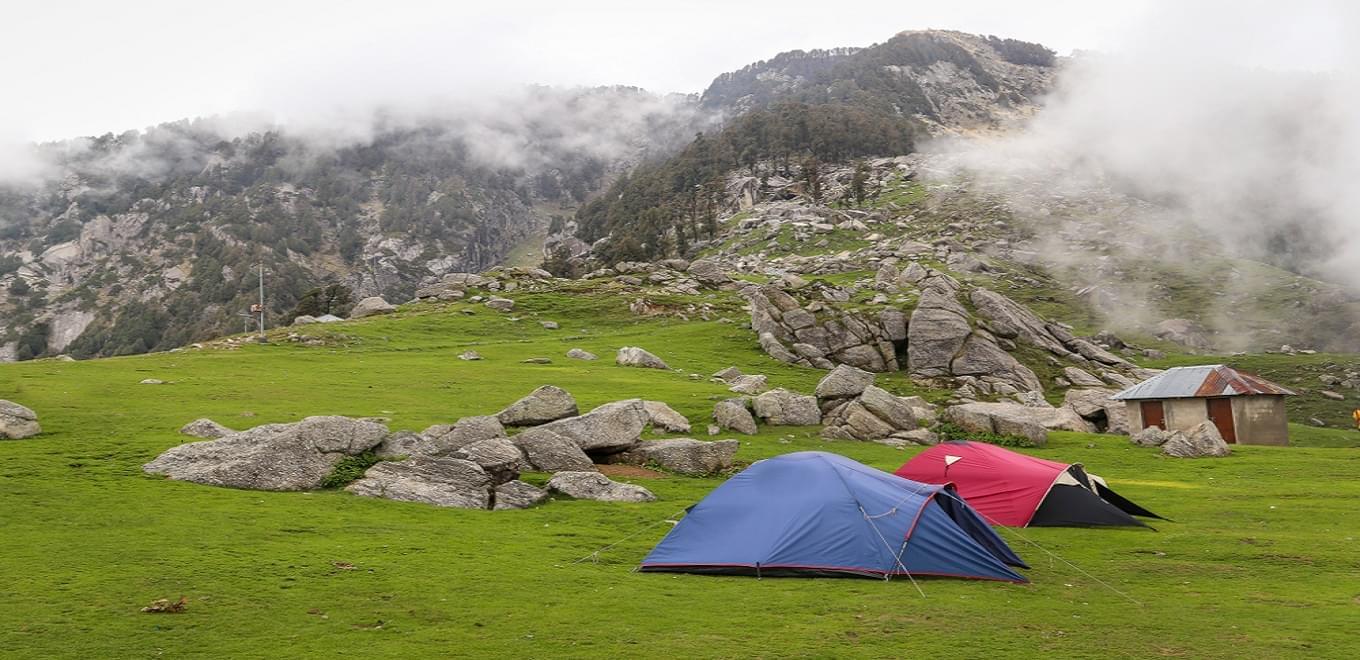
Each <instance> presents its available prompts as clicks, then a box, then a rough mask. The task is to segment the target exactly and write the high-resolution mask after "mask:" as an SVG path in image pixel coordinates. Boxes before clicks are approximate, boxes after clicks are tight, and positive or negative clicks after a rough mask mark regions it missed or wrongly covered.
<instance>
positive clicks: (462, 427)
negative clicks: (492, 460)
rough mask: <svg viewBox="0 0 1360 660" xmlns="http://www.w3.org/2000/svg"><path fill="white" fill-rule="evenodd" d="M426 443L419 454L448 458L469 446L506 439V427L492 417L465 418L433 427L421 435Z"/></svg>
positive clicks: (422, 445)
mask: <svg viewBox="0 0 1360 660" xmlns="http://www.w3.org/2000/svg"><path fill="white" fill-rule="evenodd" d="M420 435H421V436H422V437H423V438H424V442H423V443H422V444H421V446H420V451H419V453H422V454H426V455H429V456H447V455H449V454H450V452H453V451H454V450H457V449H462V448H463V447H466V446H467V445H470V444H472V443H474V442H480V441H482V440H490V439H492V438H504V437H505V427H504V426H502V425H501V423H500V420H499V419H497V418H496V417H494V416H492V415H476V416H473V417H464V418H462V419H459V420H458V421H457V422H454V423H453V424H451V425H450V424H439V425H435V426H431V427H430V428H428V429H425V430H424V431H422V432H421V433H420Z"/></svg>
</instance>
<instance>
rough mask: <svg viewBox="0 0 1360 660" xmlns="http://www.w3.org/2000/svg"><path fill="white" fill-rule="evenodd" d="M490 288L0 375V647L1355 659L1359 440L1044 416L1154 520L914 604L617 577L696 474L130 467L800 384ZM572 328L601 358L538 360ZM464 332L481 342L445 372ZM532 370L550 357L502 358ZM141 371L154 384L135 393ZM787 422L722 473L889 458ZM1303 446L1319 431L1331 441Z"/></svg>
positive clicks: (899, 591) (696, 408)
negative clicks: (510, 411) (657, 360)
mask: <svg viewBox="0 0 1360 660" xmlns="http://www.w3.org/2000/svg"><path fill="white" fill-rule="evenodd" d="M516 298H517V300H519V302H520V307H521V309H519V310H517V311H516V315H518V316H520V317H523V320H521V321H518V322H516V321H511V320H509V318H508V317H506V316H505V315H501V314H497V313H494V312H490V311H489V310H486V309H485V308H479V307H475V306H470V305H454V306H450V307H447V308H434V307H422V308H415V309H406V310H403V312H402V313H400V314H398V315H394V316H392V317H386V318H378V319H372V320H367V321H363V322H357V323H349V324H343V325H341V326H340V327H338V328H333V327H332V328H327V331H329V332H332V333H335V336H334V337H333V340H334V341H336V342H338V343H343V344H344V345H343V346H334V347H329V348H327V347H312V348H305V347H302V346H299V345H295V344H286V343H282V342H276V343H275V344H272V345H268V346H251V347H247V348H244V349H241V350H236V351H219V350H206V351H187V352H182V353H173V354H157V355H148V356H140V357H133V358H117V359H109V360H100V361H91V362H79V363H63V362H55V361H42V362H30V363H22V364H17V365H0V398H5V399H12V400H16V401H19V402H22V403H24V404H26V405H29V406H31V407H33V408H34V409H36V410H38V411H39V412H40V415H41V416H42V422H43V425H44V429H45V431H46V432H45V433H44V434H43V435H42V436H40V437H38V438H35V439H32V440H26V441H14V442H0V539H3V545H2V546H0V547H2V549H0V557H3V559H2V560H0V585H3V587H0V649H4V651H3V653H0V655H5V656H7V657H11V656H12V657H147V656H159V655H165V656H172V657H185V656H206V657H280V656H286V657H331V656H337V655H342V656H343V655H349V656H364V657H429V656H445V655H447V656H478V657H505V656H512V655H514V656H530V657H547V656H552V657H584V656H602V655H611V656H642V655H647V656H675V657H696V656H700V657H735V656H756V657H777V656H814V657H884V656H889V655H908V654H912V653H915V654H923V653H924V654H929V655H930V656H933V657H946V656H961V657H982V656H991V655H996V656H1006V657H1039V656H1042V657H1090V655H1091V654H1092V653H1096V652H1098V653H1099V654H1100V655H1101V656H1103V657H1149V656H1182V657H1329V656H1330V657H1349V656H1352V655H1354V653H1355V651H1356V646H1357V643H1356V642H1355V640H1354V636H1353V633H1352V631H1351V630H1350V625H1349V624H1351V623H1353V622H1354V621H1355V620H1356V617H1357V616H1360V586H1357V584H1358V583H1360V582H1357V580H1360V559H1357V550H1360V528H1358V527H1357V525H1356V523H1357V518H1356V513H1355V512H1356V511H1357V506H1358V505H1360V479H1357V477H1360V451H1357V450H1356V449H1355V448H1353V446H1352V447H1350V448H1333V449H1325V448H1297V447H1296V448H1267V447H1240V448H1238V449H1237V451H1236V452H1235V453H1234V455H1233V456H1232V457H1230V458H1227V459H1222V460H1213V461H1208V460H1205V461H1181V460H1174V459H1167V458H1163V457H1161V456H1159V455H1158V454H1157V453H1156V452H1155V451H1153V450H1147V449H1140V448H1135V447H1132V446H1130V445H1129V444H1128V443H1127V440H1124V439H1121V438H1118V437H1113V436H1094V435H1083V434H1072V433H1055V434H1054V436H1055V437H1054V440H1053V442H1052V443H1051V446H1050V447H1048V448H1045V449H1041V450H1031V452H1032V453H1034V454H1036V455H1040V456H1044V457H1047V458H1053V459H1058V460H1064V461H1081V462H1084V463H1085V464H1086V465H1088V466H1089V468H1090V469H1091V470H1092V471H1093V472H1096V473H1098V474H1101V475H1102V476H1105V477H1106V478H1108V479H1109V480H1110V481H1111V483H1112V484H1113V485H1114V486H1115V487H1116V488H1118V489H1119V490H1120V491H1121V492H1122V493H1123V494H1125V495H1126V496H1128V497H1130V498H1131V499H1133V500H1135V501H1138V502H1140V503H1141V504H1143V505H1145V506H1147V507H1149V508H1151V509H1152V510H1154V511H1157V512H1159V513H1161V514H1163V515H1165V516H1167V517H1169V518H1172V519H1174V520H1175V522H1166V523H1159V524H1157V528H1158V530H1159V531H1156V532H1153V531H1146V530H1138V531H1131V530H1103V531H1102V530H1082V529H1029V530H1019V531H1016V530H1002V534H1003V536H1005V537H1006V538H1007V539H1008V540H1010V541H1011V543H1012V544H1013V546H1014V547H1015V548H1016V549H1017V551H1018V552H1020V554H1021V555H1022V556H1023V557H1025V558H1026V559H1027V560H1028V561H1029V562H1030V563H1031V564H1033V565H1034V569H1033V570H1031V571H1028V575H1029V577H1030V578H1031V579H1032V580H1033V584H1031V585H1023V586H1017V585H1006V584H999V583H984V582H970V581H961V580H924V581H922V582H921V585H920V586H921V588H922V589H923V590H924V592H925V597H924V598H923V597H922V596H921V595H920V594H918V593H917V591H916V590H915V589H914V588H913V587H912V586H911V584H910V583H909V582H906V581H892V582H879V581H870V580H830V579H824V580H812V579H766V580H755V579H749V578H726V577H701V576H671V575H661V574H639V573H634V572H631V568H632V567H633V566H634V565H635V564H636V563H637V562H638V561H639V560H640V559H641V558H642V557H643V556H644V555H645V553H646V552H647V551H648V549H649V548H650V547H651V546H652V545H653V544H655V543H656V542H657V541H658V540H659V539H660V538H661V537H662V535H664V533H665V532H666V530H667V529H668V528H669V524H668V523H667V522H666V521H667V520H673V519H675V518H676V517H678V516H680V515H682V513H683V510H684V508H685V507H686V506H688V505H690V504H692V503H693V502H695V501H697V500H699V499H700V498H702V497H703V496H704V494H706V493H707V492H708V491H710V490H711V489H712V488H714V487H715V486H717V485H718V484H719V483H720V480H719V479H687V478H679V477H667V478H662V479H651V480H645V485H646V486H647V487H648V488H650V489H652V490H653V491H654V492H655V493H656V494H657V495H658V496H659V498H660V500H659V501H658V502H655V503H650V504H604V503H597V502H588V501H556V502H551V503H549V504H547V505H544V506H542V507H539V508H536V509H532V510H527V511H512V512H485V511H461V510H441V509H437V508H433V507H428V506H423V505H418V504H409V503H397V502H390V501H382V500H371V499H364V498H359V497H353V496H350V495H349V494H347V493H344V492H341V491H329V492H319V493H264V492H248V491H236V490H228V489H218V488H210V487H205V486H198V485H195V484H187V483H178V482H174V481H168V480H164V479H160V478H156V477H151V476H147V475H144V474H143V473H142V472H141V470H140V465H141V464H142V463H144V462H146V461H148V460H150V459H151V458H152V457H154V456H155V455H157V454H158V453H159V452H161V451H163V450H164V449H166V448H168V447H171V446H174V445H176V444H179V443H181V442H183V441H184V440H185V438H184V437H182V436H179V435H177V434H176V432H175V430H176V429H177V428H178V427H179V426H180V425H182V424H183V423H185V422H188V421H190V420H192V419H194V418H196V417H200V416H209V417H212V418H214V419H217V420H218V421H220V422H223V423H226V424H227V425H229V426H236V427H245V426H250V425H255V424H260V423H266V422H282V421H291V420H295V419H298V418H300V417H303V416H306V415H313V414H326V413H333V414H345V415H382V416H386V417H390V418H391V426H392V427H393V428H394V429H396V428H410V429H420V428H423V427H424V426H425V425H428V424H432V423H436V422H449V421H452V420H454V419H456V418H457V417H459V416H463V415H470V414H482V413H486V412H490V411H494V410H497V409H499V408H500V407H502V406H504V405H505V404H507V403H509V402H511V401H512V400H514V399H516V398H518V397H519V396H521V395H523V394H524V393H526V392H528V391H529V390H530V389H532V388H533V387H535V386H537V385H540V384H544V383H554V384H557V385H560V386H563V387H565V388H567V389H568V390H570V391H572V392H573V393H574V394H576V396H577V398H578V399H579V400H580V402H581V404H582V406H583V407H590V406H593V405H596V404H599V403H603V402H605V401H610V400H616V399H621V398H627V397H634V396H645V397H647V398H655V399H661V400H665V401H667V402H669V403H671V404H672V405H673V406H675V407H676V408H677V409H678V410H680V411H681V412H682V413H684V414H686V415H687V416H689V417H690V418H691V420H693V421H694V422H697V423H699V428H702V424H703V422H704V421H705V420H706V417H707V414H708V412H709V411H710V410H711V407H712V404H713V401H714V400H715V399H718V398H724V397H726V396H728V393H727V392H726V391H725V390H724V389H723V388H722V387H720V386H718V385H715V384H712V383H709V382H707V380H706V378H705V379H700V380H697V381H696V380H691V379H690V378H688V377H687V376H686V375H685V374H686V373H689V372H693V373H699V374H704V375H705V376H707V374H709V373H712V372H713V371H716V370H717V369H719V368H722V367H726V366H728V365H729V364H736V365H737V366H739V367H741V368H742V369H744V370H747V371H754V372H762V373H766V374H769V375H770V377H771V381H772V383H773V384H774V385H777V386H785V387H790V388H793V389H799V390H803V391H810V390H811V388H812V386H813V385H814V384H815V382H816V380H817V378H818V376H819V375H820V374H819V373H818V372H814V371H809V370H802V369H795V368H792V367H789V366H786V365H782V364H780V363H777V362H775V361H773V360H770V359H769V358H767V357H765V356H764V355H763V354H762V353H760V351H759V349H758V348H757V347H756V345H755V342H754V338H753V337H751V336H750V334H749V331H746V330H743V329H742V328H740V327H739V326H738V325H736V324H725V323H719V322H691V323H686V322H681V321H678V320H671V319H649V320H639V319H636V318H634V317H631V316H629V315H628V314H627V312H626V311H625V310H624V308H625V307H626V302H627V298H625V297H623V296H620V295H611V294H598V295H585V294H580V295H549V294H543V295H536V296H528V295H524V296H516ZM717 302H719V303H721V302H722V301H721V300H719V301H717ZM463 309H473V310H475V311H476V313H475V314H474V315H471V316H469V315H465V314H463V313H462V312H461V310H463ZM733 318H738V317H736V316H733ZM548 319H551V320H556V321H558V322H560V323H561V324H562V329H561V330H557V331H548V330H543V329H541V327H540V326H539V324H538V323H537V321H539V320H548ZM308 332H316V331H314V330H311V329H308ZM622 345H641V346H644V347H646V348H648V349H650V350H652V351H654V352H656V353H657V354H659V355H661V356H662V357H663V358H665V359H666V360H667V361H668V362H670V364H671V365H672V366H674V367H677V368H680V369H683V370H684V372H685V373H675V372H664V371H656V370H643V369H625V368H620V367H616V366H614V365H613V364H612V363H611V361H610V359H609V358H610V357H612V354H613V350H614V349H616V348H617V347H619V346H622ZM572 346H580V347H583V348H586V349H587V350H591V351H594V352H596V353H597V354H600V355H601V356H603V359H602V360H600V361H599V362H576V361H570V360H567V359H566V358H564V357H562V354H563V353H564V352H565V351H566V350H567V349H568V348H570V347H572ZM467 348H475V349H476V350H478V351H479V352H481V353H482V355H484V356H485V357H486V359H485V360H484V361H480V362H464V361H461V360H458V359H456V355H457V354H458V353H460V352H462V351H463V350H466V349H467ZM535 356H548V357H552V358H553V360H554V362H553V364H550V365H531V364H521V363H519V362H518V361H519V360H521V359H524V358H528V357H535ZM143 378H159V379H162V380H167V381H173V382H172V384H168V385H161V386H152V385H139V384H137V383H138V381H140V380H141V379H143ZM881 380H886V381H887V382H888V383H889V385H890V386H893V387H898V386H900V385H902V383H901V381H900V380H898V379H893V378H890V379H881ZM903 391H905V389H903ZM246 415H249V416H246ZM815 431H816V429H802V428H799V429H789V428H782V429H762V433H761V434H760V435H758V436H754V437H749V438H745V437H744V438H742V449H741V452H740V454H739V459H740V460H742V461H752V460H756V459H759V458H762V457H767V456H773V455H777V454H780V453H785V452H790V451H798V450H807V449H823V450H829V451H835V452H838V453H842V454H845V455H847V456H850V457H852V458H855V459H857V460H860V461H864V462H866V463H868V464H870V465H873V466H876V467H879V468H882V469H886V470H891V469H894V468H896V467H897V466H898V465H899V464H900V463H901V462H902V461H904V460H905V459H906V458H908V457H909V456H910V455H911V454H912V453H914V450H907V451H902V450H895V449H891V448H888V447H884V446H880V445H876V444H871V443H853V442H828V441H823V440H821V439H819V438H817V437H816V435H815ZM1315 433H1318V434H1321V436H1325V439H1326V440H1327V441H1328V442H1331V443H1333V444H1351V445H1354V444H1355V443H1354V441H1351V442H1349V443H1347V442H1346V441H1347V440H1350V439H1351V438H1352V436H1355V437H1360V434H1349V435H1348V434H1346V433H1344V432H1340V431H1325V430H1318V431H1316V432H1315ZM1031 541H1032V542H1034V543H1037V544H1039V545H1040V546H1042V547H1043V548H1044V549H1047V550H1050V551H1052V552H1054V553H1057V554H1058V555H1060V556H1061V557H1062V558H1064V559H1065V560H1067V561H1071V562H1072V563H1074V564H1076V565H1078V566H1080V567H1081V568H1082V569H1083V570H1084V571H1086V572H1089V573H1090V575H1087V574H1085V573H1083V572H1080V571H1078V570H1075V569H1073V568H1072V567H1071V566H1069V565H1068V564H1066V563H1065V562H1064V561H1061V560H1057V559H1053V558H1051V557H1050V556H1049V555H1048V554H1046V552H1045V551H1044V550H1040V549H1038V548H1036V547H1035V546H1034V545H1031V544H1030V542H1031ZM609 544H614V545H612V546H610V547H608V548H607V549H606V550H604V551H602V552H600V553H599V554H598V556H593V558H592V559H589V560H586V561H580V560H581V559H582V558H586V557H592V553H595V552H596V551H597V550H600V549H601V548H604V547H605V546H607V545H609ZM350 565H352V566H353V568H349V566H350ZM1091 576H1095V577H1097V578H1099V579H1100V580H1102V581H1104V582H1106V583H1108V584H1109V585H1110V586H1111V587H1113V588H1114V589H1117V590H1118V591H1120V592H1123V593H1125V594H1127V595H1128V596H1129V597H1130V598H1132V599H1134V600H1136V601H1137V604H1134V603H1132V602H1130V601H1129V600H1126V599H1125V598H1124V597H1122V596H1120V595H1117V594H1116V593H1114V592H1113V591H1111V590H1110V589H1107V588H1106V587H1103V586H1101V585H1100V584H1099V583H1097V582H1096V580H1095V579H1094V578H1092V577H1091ZM180 595H184V596H187V597H188V600H189V609H188V612H187V613H185V614H180V615H150V614H143V613H141V612H139V611H138V609H139V608H140V607H141V606H143V605H145V604H147V603H148V602H149V601H151V600H153V599H155V598H162V597H167V598H171V599H174V598H177V597H179V596H180ZM1097 650H1098V651H1097Z"/></svg>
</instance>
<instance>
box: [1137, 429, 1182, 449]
mask: <svg viewBox="0 0 1360 660" xmlns="http://www.w3.org/2000/svg"><path fill="white" fill-rule="evenodd" d="M1171 435H1172V432H1171V431H1164V430H1162V429H1160V428H1157V427H1156V426H1149V427H1147V428H1145V429H1143V430H1141V431H1139V432H1137V433H1135V434H1133V435H1132V436H1131V437H1130V438H1129V442H1132V443H1133V444H1135V445H1138V446H1139V447H1160V446H1162V445H1164V444H1166V441H1167V440H1170V439H1171Z"/></svg>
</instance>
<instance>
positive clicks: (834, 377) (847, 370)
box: [816, 364, 874, 400]
mask: <svg viewBox="0 0 1360 660" xmlns="http://www.w3.org/2000/svg"><path fill="white" fill-rule="evenodd" d="M873 384H874V375H873V374H872V373H869V372H868V371H865V370H863V369H859V368H856V367H852V366H850V365H848V364H842V365H838V366H837V367H836V368H835V369H832V370H831V373H829V374H827V375H826V376H824V377H822V380H821V381H820V382H818V383H817V389H816V396H817V399H819V400H820V399H848V398H851V397H856V396H859V395H860V394H861V393H863V392H864V388H866V387H869V386H870V385H873Z"/></svg>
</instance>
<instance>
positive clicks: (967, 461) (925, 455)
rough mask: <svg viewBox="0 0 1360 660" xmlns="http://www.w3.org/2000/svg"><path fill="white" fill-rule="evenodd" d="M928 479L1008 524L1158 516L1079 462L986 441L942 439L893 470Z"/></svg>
mask: <svg viewBox="0 0 1360 660" xmlns="http://www.w3.org/2000/svg"><path fill="white" fill-rule="evenodd" d="M895 474H897V476H899V477H904V478H906V479H911V480H913V481H920V482H923V483H928V484H943V483H952V484H954V487H955V488H957V489H958V494H959V496H961V497H962V498H963V499H964V500H965V501H967V502H968V504H969V506H972V507H973V508H974V509H975V510H977V512H978V513H980V514H982V517H983V518H984V519H986V520H987V522H989V523H991V524H993V525H1006V526H1008V527H1027V526H1030V525H1036V526H1069V527H1091V526H1104V525H1143V524H1144V523H1142V522H1141V521H1139V520H1138V519H1136V518H1134V517H1133V516H1147V517H1151V518H1160V516H1158V515H1157V514H1154V513H1152V512H1150V511H1148V510H1147V509H1144V508H1142V507H1140V506H1138V505H1137V504H1134V503H1133V502H1130V501H1128V500H1126V499H1124V498H1123V497H1121V496H1120V495H1119V494H1118V493H1116V492H1114V491H1113V490H1111V489H1110V487H1109V486H1107V485H1106V484H1105V480H1104V479H1101V478H1100V477H1097V476H1095V475H1091V474H1087V473H1086V471H1085V469H1083V468H1082V466H1081V464H1080V463H1072V464H1067V463H1057V462H1054V461H1046V460H1044V459H1042V458H1034V457H1033V456H1026V455H1025V454H1021V453H1018V452H1013V451H1010V450H1009V449H1005V448H1002V447H998V446H996V445H989V444H987V443H985V442H945V443H941V444H938V445H935V446H934V447H931V448H930V449H927V450H925V451H923V452H921V453H920V454H918V455H916V457H915V458H912V459H911V460H910V461H907V462H906V464H904V465H903V466H902V467H900V468H898V469H897V472H896V473H895Z"/></svg>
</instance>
